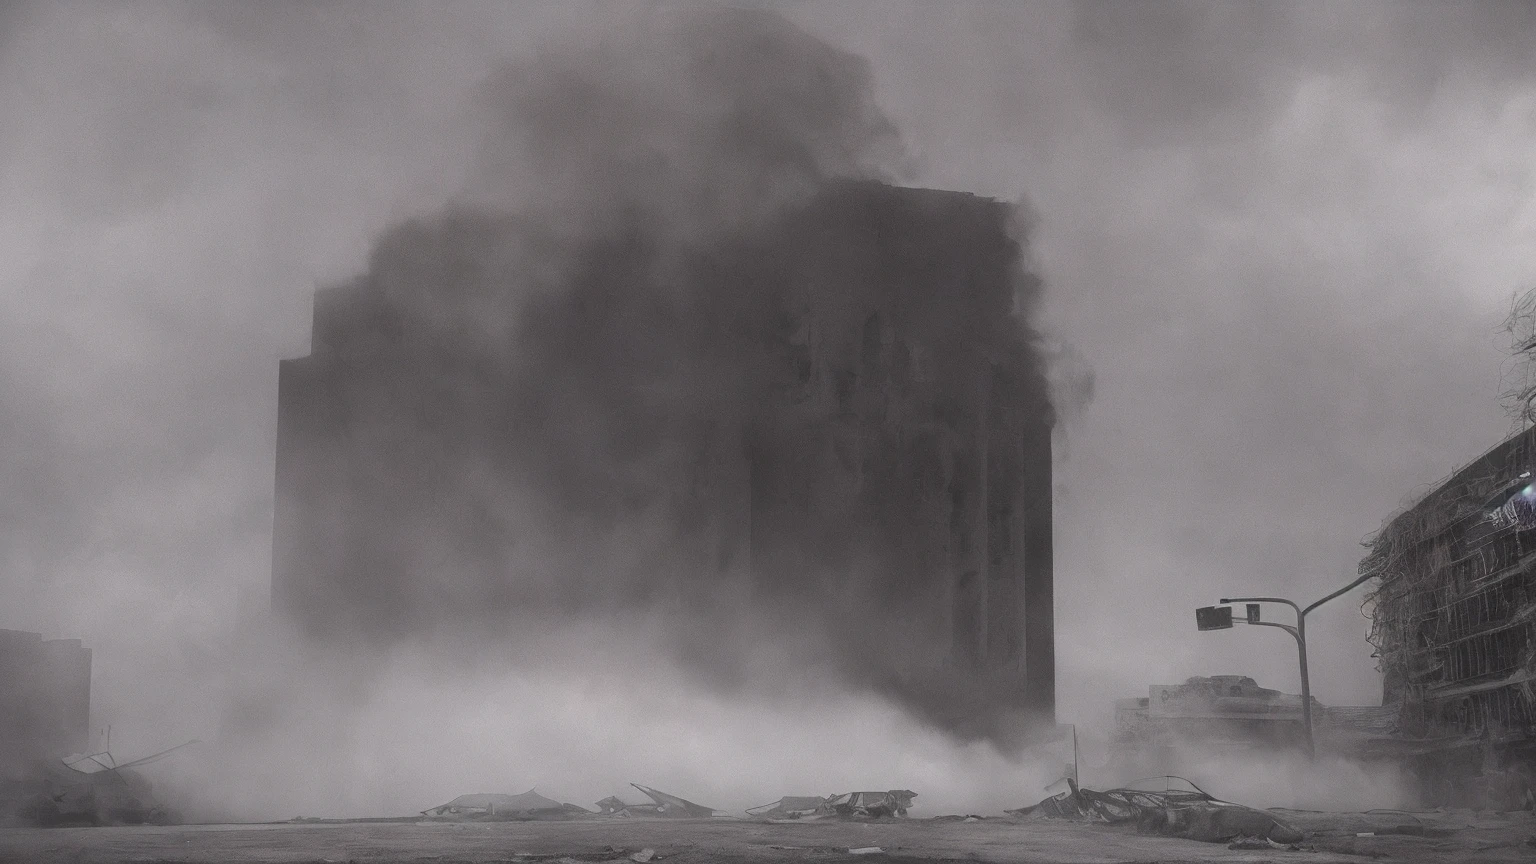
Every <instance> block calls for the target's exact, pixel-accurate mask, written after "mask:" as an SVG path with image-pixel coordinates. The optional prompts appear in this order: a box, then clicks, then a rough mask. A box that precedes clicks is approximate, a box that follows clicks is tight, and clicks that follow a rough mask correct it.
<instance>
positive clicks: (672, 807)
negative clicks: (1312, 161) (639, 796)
mask: <svg viewBox="0 0 1536 864" xmlns="http://www.w3.org/2000/svg"><path fill="white" fill-rule="evenodd" d="M629 785H631V786H633V787H635V788H636V789H639V790H640V791H641V792H643V793H645V796H646V797H647V798H650V799H651V800H650V802H649V803H643V804H633V803H630V802H627V801H624V800H623V799H621V798H619V796H617V795H610V796H608V797H607V798H604V799H603V800H601V801H599V802H597V805H596V806H597V810H598V813H599V814H601V815H603V816H619V817H634V816H642V817H643V816H656V817H662V818H666V819H708V818H710V817H712V816H714V815H715V808H713V807H705V806H704V805H703V804H695V803H693V802H692V801H689V800H688V799H686V798H679V797H677V796H676V795H670V794H668V793H666V792H663V791H661V790H660V789H652V788H650V787H649V786H641V785H640V784H639V783H631V784H629Z"/></svg>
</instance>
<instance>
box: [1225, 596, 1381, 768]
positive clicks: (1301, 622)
mask: <svg viewBox="0 0 1536 864" xmlns="http://www.w3.org/2000/svg"><path fill="white" fill-rule="evenodd" d="M1375 575H1376V574H1375V572H1374V571H1372V572H1370V573H1367V574H1366V575H1362V576H1361V577H1360V578H1359V579H1356V580H1355V581H1353V582H1351V583H1349V584H1348V585H1345V586H1344V587H1343V588H1340V589H1339V590H1337V591H1335V592H1333V593H1332V594H1329V595H1328V596H1327V597H1324V598H1323V599H1321V600H1319V601H1317V602H1316V603H1313V604H1312V605H1311V606H1308V607H1306V608H1305V609H1303V608H1302V607H1300V606H1298V605H1296V604H1295V603H1293V602H1292V601H1290V600H1286V599H1285V598H1283V597H1223V598H1222V599H1221V602H1222V603H1249V604H1259V603H1284V604H1285V605H1287V606H1289V607H1291V609H1292V610H1294V611H1295V612H1296V626H1295V627H1292V626H1291V625H1289V624H1280V623H1277V622H1273V621H1261V620H1259V607H1258V606H1257V605H1250V606H1249V607H1248V615H1247V617H1246V618H1244V619H1243V620H1244V622H1245V623H1247V624H1256V625H1258V626H1260V627H1279V628H1280V629H1281V630H1284V631H1285V632H1287V633H1289V634H1291V637H1292V638H1293V639H1295V640H1296V653H1297V656H1298V658H1299V659H1300V661H1301V725H1302V727H1303V729H1304V731H1305V732H1306V741H1307V758H1309V759H1310V758H1312V757H1314V756H1316V755H1317V750H1316V748H1315V747H1314V746H1313V743H1312V685H1311V682H1309V681H1308V680H1307V613H1308V612H1311V611H1312V610H1313V609H1316V608H1317V607H1319V606H1321V605H1323V604H1324V603H1327V602H1328V601H1329V600H1332V599H1333V598H1335V597H1338V596H1339V595H1341V594H1346V593H1348V592H1349V591H1350V590H1352V589H1353V588H1355V586H1357V585H1360V584H1361V583H1362V582H1365V581H1366V580H1367V579H1370V578H1372V577H1373V576H1375ZM1195 619H1196V621H1197V623H1198V624H1199V627H1200V629H1201V630H1226V629H1228V628H1230V627H1231V626H1232V608H1231V607H1230V606H1222V607H1215V606H1207V607H1205V608H1204V609H1199V610H1196V612H1195Z"/></svg>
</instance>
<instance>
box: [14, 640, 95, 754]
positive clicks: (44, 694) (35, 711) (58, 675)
mask: <svg viewBox="0 0 1536 864" xmlns="http://www.w3.org/2000/svg"><path fill="white" fill-rule="evenodd" d="M90 722H91V651H90V649H89V648H84V647H82V646H81V645H80V640H79V639H44V638H43V637H42V636H41V635H40V634H37V633H26V632H22V631H19V630H0V768H7V767H15V766H18V765H21V764H23V763H26V762H31V761H35V760H40V759H49V758H57V757H60V756H65V755H68V754H70V753H79V752H84V751H85V749H86V747H87V745H88V744H89V743H90V729H91V727H90Z"/></svg>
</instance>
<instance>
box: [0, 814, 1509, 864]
mask: <svg viewBox="0 0 1536 864" xmlns="http://www.w3.org/2000/svg"><path fill="white" fill-rule="evenodd" d="M1279 815H1281V816H1283V817H1284V818H1286V819H1288V820H1290V821H1292V823H1293V824H1295V825H1296V826H1297V827H1299V828H1302V829H1303V830H1304V831H1306V832H1307V834H1308V838H1307V840H1306V842H1304V843H1303V844H1302V849H1301V851H1294V852H1293V851H1286V850H1278V849H1258V850H1232V849H1229V848H1228V847H1227V846H1226V845H1225V844H1212V843H1197V842H1193V841H1188V840H1172V839H1167V838H1162V837H1149V836H1142V835H1138V834H1137V833H1136V832H1135V830H1134V829H1131V828H1123V827H1109V826H1096V825H1081V824H1075V823H1065V822H1055V821H1047V820H1011V819H985V820H982V821H979V822H960V821H944V820H927V819H903V820H896V821H885V822H879V823H850V822H803V823H764V822H751V821H737V820H726V819H714V820H655V821H643V820H632V819H625V820H603V821H596V820H594V821H585V822H535V823H529V822H522V823H514V822H499V823H423V822H338V823H302V824H296V823H288V824H277V825H199V826H179V827H169V828H161V827H120V828H64V829H4V830H0V861H5V862H12V861H15V862H23V861H25V862H36V864H53V862H59V864H63V862H69V864H105V862H171V861H175V862H194V861H197V862H201V861H208V862H215V861H217V862H338V864H339V862H359V864H361V862H370V864H372V862H379V864H382V862H433V864H452V862H516V861H522V862H528V864H534V862H562V861H563V862H567V864H569V862H596V861H612V862H615V864H624V862H629V861H630V860H632V859H631V857H630V856H632V855H635V856H637V859H643V858H645V857H646V856H645V854H644V852H645V850H650V851H651V852H652V853H653V855H654V857H653V859H652V860H660V861H664V862H667V864H703V862H722V864H732V862H780V861H814V862H839V861H848V862H862V864H875V862H880V861H997V862H1003V861H1008V862H1037V861H1038V862H1063V864H1067V862H1084V864H1087V862H1160V861H1275V862H1284V861H1298V862H1300V861H1306V862H1311V864H1325V862H1326V864H1332V862H1346V861H1347V862H1356V864H1358V862H1362V861H1372V860H1380V861H1410V862H1420V861H1422V862H1431V861H1433V862H1441V861H1512V862H1513V861H1522V862H1529V861H1533V860H1536V845H1533V842H1536V841H1533V838H1536V818H1533V817H1532V815H1531V814H1505V815H1500V814H1473V813H1466V812H1443V813H1433V814H1414V815H1408V814H1397V813H1371V814H1316V813H1293V812H1288V811H1282V812H1280V813H1279ZM1403 830H1407V831H1409V832H1411V833H1382V832H1391V831H1403ZM1366 832H1376V833H1375V834H1374V836H1364V837H1362V836H1357V835H1359V834H1361V833H1366ZM870 847H878V848H879V849H880V851H879V852H873V851H867V850H869V849H870ZM855 849H858V850H866V851H861V852H859V853H854V852H852V851H850V850H855Z"/></svg>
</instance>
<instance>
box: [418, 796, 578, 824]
mask: <svg viewBox="0 0 1536 864" xmlns="http://www.w3.org/2000/svg"><path fill="white" fill-rule="evenodd" d="M421 815H423V816H426V817H429V818H437V819H475V820H508V821H532V820H558V819H580V818H581V817H583V816H590V815H592V811H590V810H587V809H586V808H584V807H578V806H577V805H575V804H561V803H560V802H559V801H555V800H553V799H550V798H545V797H544V796H543V795H540V794H539V793H538V792H537V791H535V790H533V789H529V790H528V791H527V792H524V793H523V794H521V795H496V794H477V795H460V796H459V797H457V798H455V799H453V800H452V801H449V802H448V803H447V804H442V805H439V806H437V807H433V808H432V809H431V810H423V811H421Z"/></svg>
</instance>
